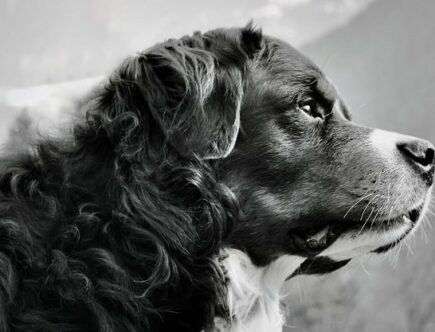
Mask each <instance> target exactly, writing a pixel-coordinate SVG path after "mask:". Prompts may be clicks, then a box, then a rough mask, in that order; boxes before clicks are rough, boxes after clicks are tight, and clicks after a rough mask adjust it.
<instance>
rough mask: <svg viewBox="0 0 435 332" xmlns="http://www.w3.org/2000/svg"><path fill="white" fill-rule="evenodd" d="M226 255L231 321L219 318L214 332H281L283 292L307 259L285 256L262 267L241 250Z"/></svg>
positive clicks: (231, 251) (226, 251) (230, 250)
mask: <svg viewBox="0 0 435 332" xmlns="http://www.w3.org/2000/svg"><path fill="white" fill-rule="evenodd" d="M225 253H226V254H227V255H228V257H227V258H226V259H225V261H224V262H223V264H224V266H225V269H226V272H227V277H228V278H229V284H228V294H227V297H228V298H227V301H228V307H229V312H230V317H231V320H230V321H226V320H224V319H222V318H216V319H215V330H214V331H219V332H281V331H282V326H283V323H284V319H283V315H282V313H281V309H280V294H279V292H280V289H281V286H282V285H283V284H284V282H285V280H286V278H287V277H288V276H290V275H291V274H292V273H293V272H294V271H295V270H296V269H297V268H298V267H299V266H300V264H301V263H302V262H303V261H304V260H305V258H303V257H299V256H291V255H283V256H281V257H280V258H278V259H276V260H275V261H273V262H272V263H270V264H269V265H267V266H264V267H258V266H255V265H254V264H253V263H252V261H251V260H250V258H249V257H248V255H247V254H245V253H243V252H242V251H240V250H236V249H225Z"/></svg>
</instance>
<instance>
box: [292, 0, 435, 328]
mask: <svg viewBox="0 0 435 332" xmlns="http://www.w3.org/2000/svg"><path fill="white" fill-rule="evenodd" d="M434 14H435V1H433V0H417V1H412V0H377V1H375V2H374V3H372V4H371V5H370V6H369V7H368V8H367V9H366V10H365V11H364V12H362V13H361V14H359V15H358V16H357V17H355V18H354V19H353V20H352V21H351V22H349V24H348V25H347V26H344V27H342V28H340V29H338V30H336V31H334V32H332V33H330V34H329V35H327V36H325V37H323V38H322V39H320V40H317V41H316V42H313V43H311V44H309V45H306V46H305V48H304V49H303V52H305V53H306V54H308V55H309V56H310V57H311V58H312V59H313V60H315V62H316V63H317V64H319V65H320V66H321V67H322V69H323V70H324V72H325V73H326V74H327V75H328V76H329V77H330V78H331V80H332V81H333V82H334V83H335V85H336V86H337V87H338V89H339V90H340V91H341V93H342V95H343V96H344V97H345V99H346V100H347V102H348V104H349V106H350V108H351V110H352V111H353V113H354V118H355V120H356V121H357V122H360V123H362V124H364V125H369V126H373V127H382V128H384V129H389V130H393V131H398V132H402V133H408V134H412V135H416V136H420V137H425V138H428V139H430V140H431V141H433V142H435V130H434V129H433V126H434V124H435V111H434V106H435V93H434V92H433V91H434V90H435V65H434V61H435V38H434V37H433V34H434V32H435V20H434V19H433V16H434ZM427 219H428V220H427V222H426V224H425V225H423V226H427V224H428V223H429V224H430V223H433V219H434V218H433V216H429V217H428V218H427ZM422 228H423V229H420V230H418V231H417V234H416V235H414V237H413V238H411V239H408V243H406V244H403V245H402V247H401V248H402V250H401V251H400V254H399V253H398V252H397V251H393V252H391V253H389V255H388V256H387V259H385V257H381V258H380V259H379V258H378V259H375V260H374V261H373V260H371V261H368V260H367V258H366V259H361V260H355V261H353V262H352V264H350V266H348V267H347V268H344V269H343V270H341V271H338V272H336V273H334V274H331V275H329V276H327V277H326V278H325V277H324V278H313V279H305V280H301V281H300V282H301V283H302V286H298V282H294V283H290V284H289V285H288V288H287V291H288V292H289V293H291V294H294V293H295V291H298V290H299V293H301V292H302V293H303V295H302V296H299V297H297V296H296V298H295V296H292V297H289V298H288V301H287V302H288V305H287V307H288V308H289V309H288V325H289V327H288V328H285V329H284V331H287V332H293V331H310V332H336V331H358V332H374V331H395V332H410V331H415V332H417V331H418V332H429V331H435V292H434V291H433V289H434V286H435V280H434V277H433V276H434V273H435V232H434V231H433V230H431V227H430V226H429V227H422ZM425 228H426V229H425ZM424 231H426V233H424ZM408 249H409V250H408ZM388 257H389V258H390V259H388ZM391 261H392V262H393V264H390V263H391ZM367 271H369V272H367ZM304 289H305V290H304ZM296 294H297V292H296Z"/></svg>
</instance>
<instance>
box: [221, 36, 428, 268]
mask: <svg viewBox="0 0 435 332" xmlns="http://www.w3.org/2000/svg"><path fill="white" fill-rule="evenodd" d="M265 45H266V46H265V47H266V48H267V49H268V52H269V54H268V55H267V57H263V58H261V57H259V60H258V61H257V62H256V63H254V64H253V65H252V66H251V67H250V72H249V79H248V82H247V87H246V91H245V96H244V99H243V103H242V109H241V131H240V133H239V137H238V141H237V144H236V147H235V149H234V151H233V152H232V153H231V155H230V156H229V158H227V160H226V161H225V169H226V176H227V178H226V179H227V183H228V184H229V185H230V186H231V188H232V189H233V190H234V191H235V193H236V195H237V197H238V199H239V201H240V205H241V209H242V218H241V221H240V222H239V223H238V224H237V226H236V230H235V232H234V233H233V236H232V239H231V241H232V242H233V244H235V245H237V246H239V247H241V248H242V249H243V250H246V251H247V252H248V253H249V254H250V256H251V257H252V258H253V259H254V260H255V261H256V262H257V263H259V264H263V263H267V262H268V261H270V260H271V259H274V258H277V257H279V256H281V255H285V254H296V255H302V256H307V257H315V256H320V257H323V258H328V259H329V262H331V264H332V262H337V261H343V260H347V259H350V258H352V257H354V256H355V255H358V254H362V253H367V252H384V251H386V250H388V249H389V248H391V247H393V246H395V245H396V244H397V243H398V242H399V241H401V240H402V239H403V238H404V237H405V236H406V235H407V234H409V233H410V232H411V231H412V230H413V229H414V228H415V227H416V225H417V224H418V222H419V220H420V219H421V216H422V213H423V211H424V208H425V205H426V203H427V201H428V197H429V195H430V188H431V185H432V179H433V171H434V165H433V160H434V150H433V147H432V145H431V144H430V143H428V142H426V141H423V140H419V139H417V138H414V137H409V136H404V135H399V134H395V133H391V132H386V131H382V130H378V129H371V128H367V127H363V126H359V125H357V124H355V123H353V122H352V121H351V118H350V113H349V111H348V109H347V108H346V106H345V104H344V103H343V100H342V98H341V97H340V95H339V94H338V93H337V90H336V89H335V88H334V86H333V85H332V84H331V82H330V81H329V80H328V79H327V78H325V76H324V75H323V74H322V73H321V71H320V70H319V69H318V68H317V67H316V66H315V65H314V64H313V63H311V62H310V61H309V60H308V59H306V58H305V57H303V56H302V55H301V54H299V53H298V52H297V51H296V50H295V49H293V48H292V47H290V46H289V45H287V44H286V43H284V42H282V41H278V40H274V39H266V40H265ZM266 59H267V61H266ZM355 79H357V78H355ZM316 272H322V271H321V269H320V271H316Z"/></svg>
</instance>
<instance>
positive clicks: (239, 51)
mask: <svg viewBox="0 0 435 332" xmlns="http://www.w3.org/2000/svg"><path fill="white" fill-rule="evenodd" d="M230 32H231V33H230ZM230 32H228V31H224V30H222V31H218V30H217V31H214V32H211V33H208V34H205V35H201V34H200V33H196V34H194V35H193V36H192V37H183V38H181V39H180V40H169V41H167V42H166V43H163V44H160V45H157V46H155V47H153V48H152V49H149V50H148V51H146V52H144V53H143V54H140V55H139V56H138V57H137V58H136V61H137V65H138V68H139V72H137V73H138V77H136V79H138V80H140V84H141V86H142V93H144V94H145V100H146V102H147V104H148V109H149V110H150V111H151V113H152V115H153V117H154V119H155V120H156V121H157V123H158V124H159V125H160V127H161V129H162V131H163V133H164V135H165V137H166V140H167V141H168V142H169V144H170V145H172V147H174V148H175V149H176V150H177V151H178V153H179V154H180V155H182V156H183V157H185V158H191V157H193V156H197V157H200V158H202V159H218V158H224V157H226V156H228V154H229V153H230V152H231V151H232V149H233V147H234V145H235V142H236V138H237V134H238V131H239V127H240V107H241V102H242V98H243V90H244V75H245V69H246V67H247V61H248V59H249V58H250V57H251V54H252V53H253V52H254V49H255V48H258V47H260V46H259V45H260V43H261V33H260V32H255V31H254V30H253V29H252V27H251V26H249V27H246V28H245V29H242V30H232V31H230Z"/></svg>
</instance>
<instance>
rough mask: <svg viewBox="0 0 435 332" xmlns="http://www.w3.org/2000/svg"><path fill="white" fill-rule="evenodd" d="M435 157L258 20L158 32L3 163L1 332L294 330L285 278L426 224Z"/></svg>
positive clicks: (334, 263)
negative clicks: (68, 120)
mask: <svg viewBox="0 0 435 332" xmlns="http://www.w3.org/2000/svg"><path fill="white" fill-rule="evenodd" d="M433 155H434V152H433V147H432V146H431V145H430V143H428V142H426V141H422V140H418V139H415V138H412V137H407V136H400V135H398V134H392V133H387V132H382V131H378V130H373V129H370V128H365V127H361V126H357V125H355V124H353V123H352V122H351V121H350V113H349V111H348V110H347V108H346V106H345V105H344V103H343V101H342V99H341V98H340V96H339V95H338V94H337V92H336V90H335V88H334V86H333V85H332V84H331V83H330V82H329V81H328V80H327V79H326V78H325V77H324V76H323V74H322V73H321V71H320V70H319V69H318V68H317V67H316V66H315V65H314V64H313V63H312V62H311V61H309V60H308V59H307V58H305V57H304V56H302V55H301V54H300V53H298V52H297V51H296V50H295V49H293V48H292V47H291V46H289V45H288V44H286V43H284V42H282V41H280V40H277V39H274V38H271V37H264V36H263V35H262V34H261V32H260V31H259V30H255V29H253V28H252V26H251V25H248V26H247V27H246V28H242V29H238V28H233V29H218V30H213V31H210V32H207V33H205V34H201V33H195V34H194V35H193V36H186V37H183V38H181V39H178V40H169V41H167V42H164V43H162V44H158V45H156V46H154V47H152V48H150V49H148V50H146V51H144V52H142V53H140V54H138V55H137V56H134V57H132V58H129V59H127V60H125V61H124V62H123V63H122V64H121V65H120V66H119V68H117V69H116V70H115V71H114V73H113V74H112V75H111V76H110V78H109V79H108V80H107V82H106V83H105V84H104V85H103V86H102V87H100V88H99V89H97V91H95V93H94V94H93V95H92V96H91V97H90V98H89V101H88V102H87V103H86V106H85V107H84V112H83V116H80V117H79V119H77V120H76V121H75V122H74V124H73V131H72V134H71V135H65V136H64V137H63V138H62V139H46V140H40V141H38V142H36V143H35V144H34V145H33V147H32V149H31V151H30V152H28V153H19V154H17V153H13V152H9V153H8V154H5V155H4V157H3V158H2V160H1V164H0V293H1V296H0V331H129V332H136V331H153V332H158V331H192V332H193V331H195V332H197V331H232V332H236V331H250V332H252V331H268V332H269V331H280V330H281V328H282V323H283V317H282V315H281V313H280V307H279V302H280V295H279V291H280V287H281V286H282V284H283V283H284V282H285V281H286V280H288V279H291V278H292V277H293V276H296V275H301V274H310V273H327V272H331V271H333V270H335V269H337V268H340V267H341V266H343V265H345V264H346V263H347V262H348V261H349V260H350V259H351V258H353V257H355V256H356V255H360V254H364V253H368V252H378V253H380V252H385V251H387V250H389V249H390V248H392V247H394V246H395V245H396V244H397V243H398V242H400V241H401V240H402V239H403V238H404V237H405V236H407V235H408V234H409V233H411V232H412V231H413V230H414V229H415V228H416V227H415V226H416V225H417V224H418V222H419V220H420V219H421V215H422V213H423V212H424V211H423V210H424V207H425V204H426V203H427V197H428V196H429V192H430V188H431V186H432V181H433Z"/></svg>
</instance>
